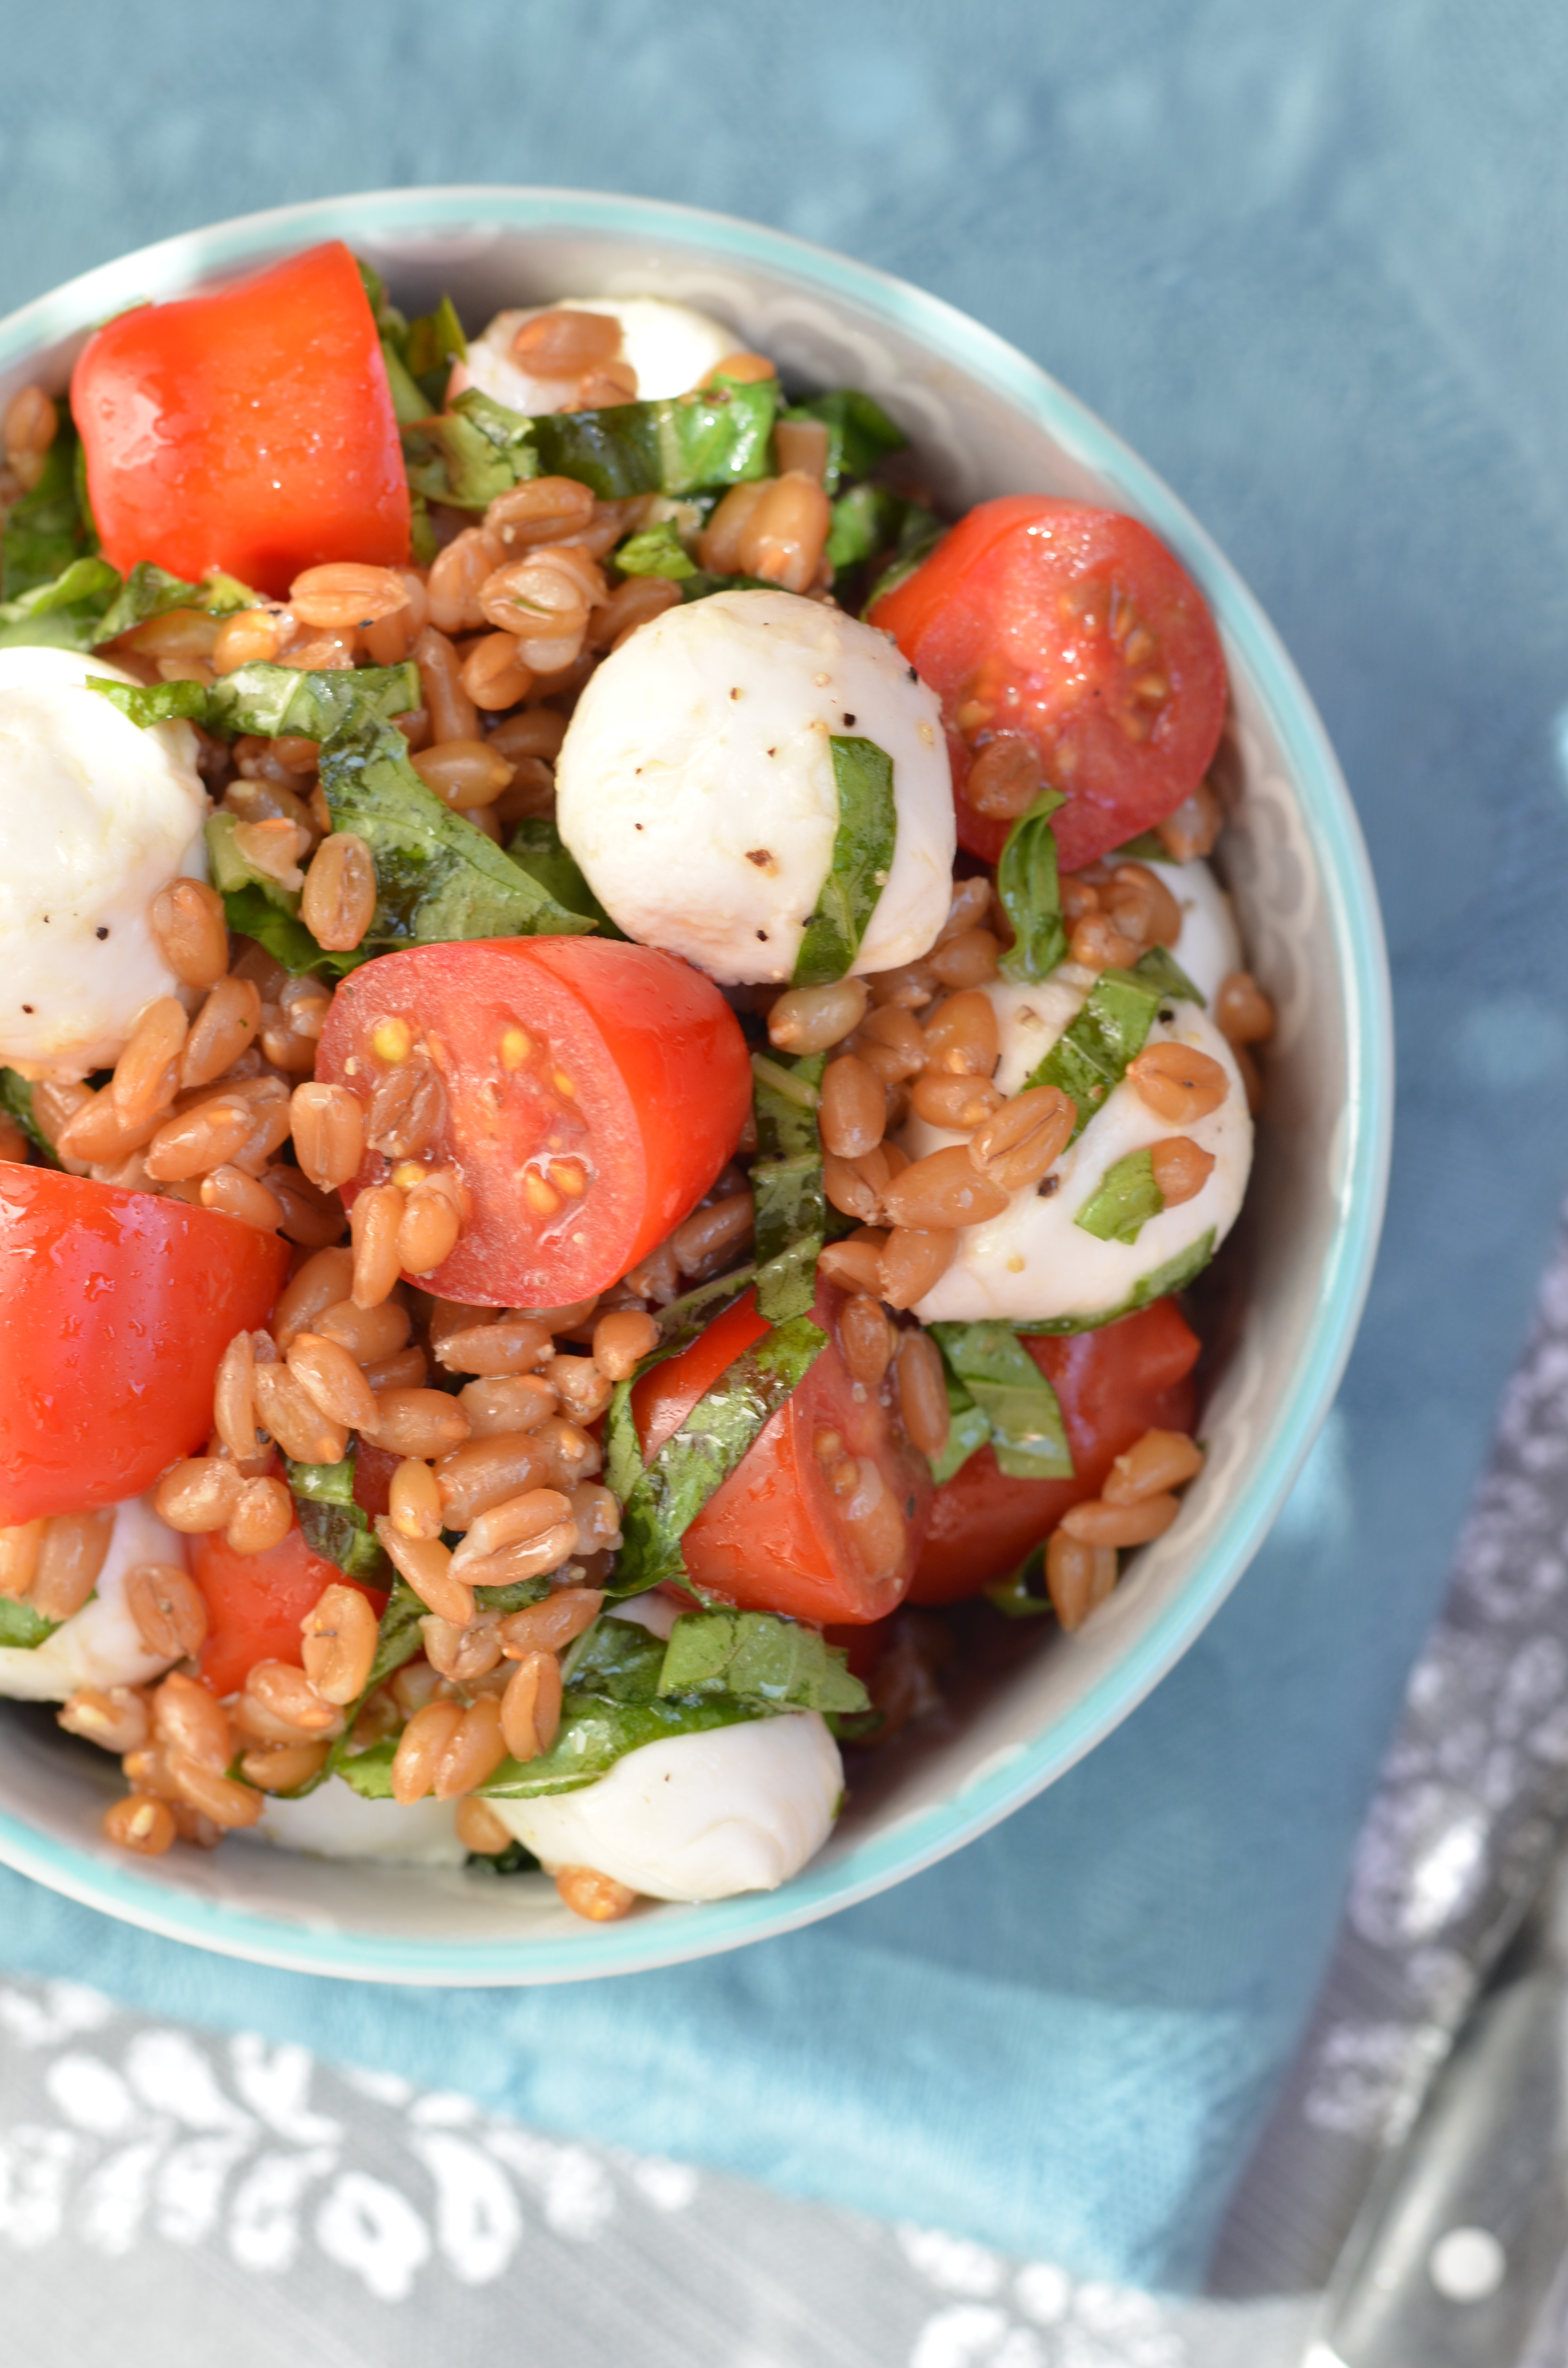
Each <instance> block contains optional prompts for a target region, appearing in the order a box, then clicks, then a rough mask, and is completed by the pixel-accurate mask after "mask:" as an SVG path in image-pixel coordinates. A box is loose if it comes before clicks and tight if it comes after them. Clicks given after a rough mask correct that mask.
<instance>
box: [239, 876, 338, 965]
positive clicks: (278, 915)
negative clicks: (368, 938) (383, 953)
mask: <svg viewBox="0 0 1568 2368" xmlns="http://www.w3.org/2000/svg"><path fill="white" fill-rule="evenodd" d="M277 885H278V883H277V882H276V881H269V882H267V888H276V887H277ZM267 888H263V887H261V886H259V885H258V884H257V883H256V882H255V881H247V882H245V883H244V885H243V886H242V887H239V888H225V889H224V890H223V891H222V898H223V916H224V918H225V919H226V920H227V922H228V924H229V927H230V928H231V929H233V932H234V934H235V936H236V937H241V938H251V939H255V941H256V944H257V945H258V946H265V947H266V949H267V952H268V953H269V954H270V955H271V956H272V959H273V961H274V962H281V963H282V965H283V967H284V969H285V970H286V971H289V972H290V973H292V975H293V976H294V977H296V978H306V977H310V976H312V975H313V976H314V977H317V978H344V977H347V973H349V972H350V971H351V970H358V967H359V965H360V963H361V962H369V959H370V954H371V952H372V951H373V949H372V948H370V947H368V946H367V947H365V948H363V949H358V948H357V949H356V950H355V951H354V952H352V953H331V952H329V951H327V949H326V948H325V947H324V946H318V945H317V943H316V941H315V939H314V938H312V935H311V933H310V931H309V929H307V928H306V927H305V925H304V923H303V921H301V920H299V919H297V918H296V917H295V916H294V915H293V914H292V913H291V912H290V911H289V910H288V908H287V906H286V905H277V904H274V902H273V900H272V898H271V896H270V895H269V894H267ZM295 901H296V902H298V899H297V898H296V900H295Z"/></svg>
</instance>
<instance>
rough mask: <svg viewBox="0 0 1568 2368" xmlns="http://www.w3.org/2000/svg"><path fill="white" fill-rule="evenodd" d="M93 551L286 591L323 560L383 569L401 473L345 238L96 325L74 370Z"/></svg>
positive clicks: (399, 535)
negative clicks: (209, 290) (96, 547)
mask: <svg viewBox="0 0 1568 2368" xmlns="http://www.w3.org/2000/svg"><path fill="white" fill-rule="evenodd" d="M71 410H72V416H73V417H74V420H75V422H76V425H77V427H79V429H80V430H81V435H82V445H83V450H84V453H85V460H86V467H87V493H88V497H89V499H90V501H91V503H92V509H93V518H94V521H95V523H96V525H97V529H98V532H99V534H100V535H101V536H102V538H103V546H104V552H105V555H106V557H107V558H108V559H109V560H110V561H111V562H112V564H114V565H115V566H116V567H118V568H119V570H120V573H121V574H122V575H124V574H127V573H128V572H129V571H130V569H131V567H133V566H134V565H135V564H136V563H137V561H138V560H142V559H149V560H153V561H154V562H155V563H156V564H157V565H158V566H160V567H166V568H168V569H169V570H170V571H171V573H172V574H174V575H181V576H184V577H185V578H186V579H187V581H191V582H194V581H196V580H198V579H199V577H201V576H202V575H206V574H207V573H208V572H209V571H210V569H213V568H222V569H225V570H227V572H228V573H229V574H230V575H237V576H238V577H239V578H240V579H241V581H242V582H243V583H245V584H248V585H251V586H254V587H255V588H256V590H257V591H259V592H266V593H269V594H271V595H273V596H274V597H275V598H281V597H282V596H283V595H284V594H285V593H286V592H287V591H288V589H289V586H290V583H291V582H292V581H293V578H294V577H295V576H296V575H298V574H299V573H300V572H301V569H302V568H306V567H313V566H317V565H319V564H321V563H322V562H323V561H325V560H332V559H354V560H361V561H366V562H369V564H372V565H377V566H383V567H396V566H402V565H403V564H406V562H407V559H408V551H409V497H408V481H407V478H406V476H405V475H404V472H403V452H402V448H401V446H400V444H399V440H398V428H397V419H396V416H395V415H394V413H393V410H392V389H391V387H390V386H389V385H388V382H387V370H386V363H385V361H384V360H383V359H382V356H381V344H380V341H379V339H378V337H377V335H376V324H375V318H374V315H373V314H372V313H371V311H370V305H369V298H368V297H367V296H366V293H365V290H364V286H363V283H362V282H361V280H360V278H359V273H358V267H357V266H356V264H355V261H354V258H353V256H351V255H350V254H349V252H348V249H347V247H346V246H345V245H343V244H342V242H341V240H336V239H335V240H333V241H332V242H331V243H330V244H329V245H325V246H315V247H312V248H310V249H309V251H308V252H307V253H305V254H303V255H296V256H290V258H289V260H288V261H287V262H286V263H278V264H275V265H273V266H272V267H271V268H269V269H267V270H266V271H258V272H256V273H254V274H252V275H251V276H250V277H249V278H248V279H242V280H238V281H236V282H235V284H234V285H233V287H231V288H225V289H223V290H221V291H220V292H219V293H218V294H216V295H212V296H187V297H185V298H183V299H182V300H181V301H180V302H177V303H172V304H143V305H140V306H138V307H137V309H136V310H135V311H134V312H131V313H120V315H119V318H118V319H116V320H113V321H108V322H106V324H104V326H103V327H102V328H101V329H99V330H97V331H96V332H95V334H94V335H93V336H91V337H90V338H89V339H88V341H87V343H86V345H85V347H84V348H83V350H82V354H81V357H80V359H79V360H78V361H77V364H76V367H75V370H74V372H73V374H72V380H71Z"/></svg>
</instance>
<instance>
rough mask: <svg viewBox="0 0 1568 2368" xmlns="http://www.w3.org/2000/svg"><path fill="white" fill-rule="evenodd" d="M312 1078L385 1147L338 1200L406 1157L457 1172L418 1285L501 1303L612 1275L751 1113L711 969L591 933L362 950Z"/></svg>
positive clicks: (720, 1155)
mask: <svg viewBox="0 0 1568 2368" xmlns="http://www.w3.org/2000/svg"><path fill="white" fill-rule="evenodd" d="M316 1075H317V1076H318V1077H322V1078H330V1079H331V1080H332V1081H333V1082H335V1084H339V1085H344V1086H347V1087H349V1088H350V1090H351V1091H352V1092H354V1093H356V1094H357V1095H358V1097H359V1098H360V1099H361V1100H362V1101H363V1102H364V1103H365V1104H366V1105H367V1108H368V1110H369V1114H370V1115H369V1124H368V1127H367V1138H368V1140H369V1143H370V1144H372V1145H376V1144H380V1145H381V1146H382V1147H381V1149H379V1150H378V1149H372V1150H371V1151H370V1152H369V1153H368V1155H367V1156H366V1160H365V1164H364V1166H363V1167H361V1168H360V1170H359V1173H358V1176H357V1177H356V1178H355V1179H354V1182H353V1183H352V1185H350V1186H348V1187H347V1188H346V1190H345V1193H344V1197H345V1199H346V1200H347V1201H350V1202H352V1201H353V1200H354V1198H355V1196H356V1194H357V1193H358V1192H362V1191H363V1190H365V1189H366V1187H367V1186H368V1185H370V1184H378V1183H381V1182H382V1181H384V1180H385V1178H387V1177H388V1176H389V1175H391V1174H392V1171H393V1169H394V1168H396V1167H398V1166H399V1164H400V1162H401V1161H403V1160H404V1159H408V1158H412V1157H414V1156H415V1155H417V1158H418V1160H419V1161H420V1162H422V1163H423V1164H425V1165H426V1166H428V1167H438V1166H442V1165H445V1164H447V1163H449V1162H450V1163H454V1164H455V1165H456V1166H457V1167H458V1168H459V1169H460V1171H461V1175H462V1179H463V1182H464V1183H465V1185H466V1186H467V1189H468V1190H469V1193H470V1194H471V1195H472V1211H471V1212H470V1214H469V1216H468V1218H467V1219H466V1221H465V1224H464V1227H463V1233H462V1238H461V1239H460V1242H459V1244H458V1246H457V1248H456V1249H455V1250H454V1251H453V1252H452V1254H451V1256H450V1258H448V1259H447V1261H446V1263H445V1265H443V1266H440V1267H437V1269H435V1271H434V1273H432V1274H430V1275H428V1276H424V1275H422V1276H421V1277H420V1278H419V1280H420V1281H421V1282H422V1283H424V1284H425V1286H426V1288H427V1289H428V1290H431V1291H434V1292H438V1293H439V1294H440V1295H441V1296H442V1297H443V1298H448V1299H464V1300H468V1301H470V1302H471V1303H472V1304H478V1305H488V1306H497V1307H562V1306H566V1305H568V1304H570V1303H572V1302H573V1301H575V1300H579V1299H586V1298H588V1297H590V1296H591V1295H592V1293H593V1292H598V1291H603V1290H605V1289H607V1288H608V1285H609V1284H610V1283H612V1282H615V1281H618V1280H619V1277H620V1276H621V1275H623V1274H625V1273H626V1271H627V1269H629V1268H631V1267H632V1266H634V1265H635V1264H636V1262H637V1260H638V1259H639V1258H642V1257H643V1256H644V1254H645V1253H646V1252H647V1251H649V1250H651V1249H653V1247H654V1246H655V1245H656V1244H657V1243H659V1242H661V1241H663V1239H664V1238H665V1235H666V1234H667V1233H669V1232H670V1230H671V1228H672V1227H673V1226H675V1225H676V1224H679V1223H680V1220H681V1219H682V1218H683V1217H684V1216H687V1214H688V1213H689V1212H690V1211H691V1210H692V1209H693V1208H695V1207H696V1205H697V1203H698V1201H699V1200H700V1199H701V1198H702V1195H703V1193H704V1192H705V1191H706V1190H708V1187H709V1186H710V1184H711V1183H712V1181H713V1179H714V1178H715V1177H716V1176H717V1175H718V1173H719V1171H720V1169H721V1168H722V1167H723V1165H724V1162H725V1161H726V1160H727V1159H728V1158H729V1157H730V1156H731V1154H732V1153H733V1150H734V1148H735V1145H736V1144H737V1143H738V1142H739V1140H740V1133H741V1129H742V1127H743V1126H744V1123H745V1118H746V1113H747V1111H748V1110H750V1108H751V1064H750V1061H749V1059H748V1056H747V1053H746V1048H745V1039H744V1037H743V1035H742V1034H741V1031H740V1027H739V1025H738V1023H737V1021H736V1019H735V1017H734V1014H733V1012H732V1011H731V1009H730V1008H729V1005H728V1004H727V1003H726V1002H725V1001H724V998H723V996H722V995H721V994H720V992H719V990H718V988H717V987H716V986H715V985H712V983H711V981H710V980H709V979H706V978H704V977H703V976H702V975H701V973H700V972H699V971H695V970H692V969H691V968H690V967H689V966H688V965H687V963H686V962H679V961H677V960H676V956H675V955H674V954H666V953H659V952H657V951H655V950H654V949H653V947H651V946H632V945H618V944H613V943H608V942H603V941H601V940H599V939H593V938H499V939H484V940H483V941H480V942H476V943H472V944H468V945H439V946H415V947H411V948H410V949H409V950H408V951H406V952H404V953H394V954H386V955H383V956H382V957H381V960H380V961H378V962H367V963H366V964H365V966H364V968H363V969H362V970H357V971H355V972H353V973H351V975H350V976H349V977H348V978H347V979H346V980H345V981H344V983H343V985H341V986H340V987H339V988H338V990H337V993H336V995H335V997H334V999H333V1006H332V1010H331V1013H330V1014H329V1016H328V1019H327V1023H326V1026H325V1027H324V1030H322V1037H321V1043H320V1046H319V1049H318V1053H317V1058H316ZM405 1080H406V1083H405V1082H404V1081H405ZM416 1096H423V1097H424V1098H425V1099H424V1100H423V1101H418V1102H416V1100H415V1097H416ZM394 1099H397V1100H398V1102H399V1105H400V1107H401V1108H402V1110H403V1113H404V1115H403V1118H401V1119H398V1120H396V1121H394V1119H393V1117H392V1115H389V1113H390V1112H391V1111H392V1104H393V1100H394ZM416 1108H418V1109H420V1110H427V1112H428V1113H430V1114H431V1115H429V1116H428V1119H427V1120H426V1118H420V1119H417V1120H416V1119H415V1117H413V1116H412V1115H410V1113H412V1112H413V1111H414V1110H415V1109H416Z"/></svg>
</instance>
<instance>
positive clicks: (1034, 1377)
mask: <svg viewBox="0 0 1568 2368" xmlns="http://www.w3.org/2000/svg"><path fill="white" fill-rule="evenodd" d="M927 1328H928V1329H929V1331H930V1334H931V1337H932V1338H933V1339H934V1340H935V1341H936V1343H937V1348H938V1349H940V1350H941V1352H942V1362H943V1364H944V1365H945V1367H946V1368H947V1372H948V1375H949V1402H951V1399H952V1398H953V1396H954V1395H960V1396H961V1397H962V1398H964V1399H967V1401H968V1404H967V1405H966V1406H961V1407H960V1412H961V1413H963V1414H965V1415H967V1414H968V1412H969V1409H970V1407H972V1408H973V1409H974V1411H975V1412H976V1413H977V1414H978V1415H979V1416H981V1417H983V1420H984V1424H985V1431H984V1437H983V1438H981V1437H979V1436H976V1435H975V1434H976V1433H977V1432H978V1429H979V1425H978V1424H976V1423H968V1422H966V1424H965V1425H964V1436H965V1438H966V1439H967V1440H970V1441H971V1443H970V1444H968V1445H967V1446H963V1447H962V1448H961V1450H960V1452H959V1453H958V1455H957V1460H956V1461H953V1462H951V1463H949V1461H948V1459H949V1457H951V1456H952V1455H953V1452H954V1441H953V1440H952V1439H951V1437H949V1442H948V1447H947V1450H946V1451H945V1452H944V1454H943V1455H942V1456H941V1457H938V1458H937V1460H936V1462H935V1463H933V1466H932V1468H933V1471H934V1472H935V1473H936V1474H937V1478H938V1480H945V1479H949V1478H950V1477H951V1476H952V1474H953V1473H954V1472H956V1471H957V1470H958V1468H959V1465H960V1463H967V1461H968V1459H969V1457H970V1455H971V1454H972V1453H973V1452H974V1449H975V1448H976V1447H979V1446H983V1444H984V1443H985V1440H990V1443H991V1445H992V1447H993V1449H994V1452H995V1456H996V1463H997V1468H998V1469H999V1470H1000V1471H1002V1472H1005V1473H1006V1474H1007V1476H1008V1477H1009V1478H1010V1479H1015V1480H1071V1479H1072V1477H1073V1452H1072V1450H1071V1448H1070V1447H1069V1446H1068V1444H1067V1431H1066V1426H1065V1424H1064V1423H1063V1421H1062V1408H1061V1406H1060V1404H1059V1403H1058V1401H1057V1395H1056V1392H1055V1391H1054V1390H1053V1389H1052V1388H1051V1383H1049V1382H1048V1381H1047V1379H1046V1377H1045V1375H1044V1374H1043V1373H1042V1372H1040V1367H1039V1366H1038V1365H1037V1364H1036V1363H1035V1361H1034V1359H1033V1358H1032V1357H1031V1356H1030V1355H1029V1353H1028V1349H1025V1348H1023V1347H1021V1346H1020V1345H1019V1341H1018V1337H1017V1334H1018V1327H1017V1326H1014V1325H1011V1324H1004V1323H1000V1322H990V1323H979V1324H933V1325H931V1326H928V1327H927ZM955 1384H956V1391H955V1389H954V1387H953V1385H955ZM944 1466H945V1467H946V1468H943V1467H944Z"/></svg>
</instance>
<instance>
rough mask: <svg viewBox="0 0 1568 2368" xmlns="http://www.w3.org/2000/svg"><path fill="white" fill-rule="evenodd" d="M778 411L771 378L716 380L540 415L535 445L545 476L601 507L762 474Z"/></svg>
mask: <svg viewBox="0 0 1568 2368" xmlns="http://www.w3.org/2000/svg"><path fill="white" fill-rule="evenodd" d="M777 410H778V381H777V380H776V379H759V380H756V381H755V382H753V383H751V384H748V385H744V386H743V385H737V384H736V383H735V382H734V381H733V380H722V381H720V383H719V384H718V385H717V386H715V387H711V388H705V389H704V390H703V391H702V392H701V393H698V394H678V395H673V396H669V397H667V398H665V400H664V401H662V402H654V403H617V404H611V405H610V406H609V408H608V409H607V410H604V411H556V412H550V413H547V414H546V415H545V416H543V417H541V418H539V419H536V420H535V421H534V423H533V434H534V445H535V449H536V450H537V451H538V453H539V458H540V466H541V467H542V468H543V470H544V471H545V472H546V474H547V475H549V476H552V477H576V478H577V479H579V480H580V481H581V483H582V484H585V485H591V486H592V487H593V489H594V491H595V493H596V494H597V495H598V496H599V498H600V500H601V501H607V502H611V501H621V500H624V499H625V498H626V497H627V495H631V494H694V493H699V492H701V491H703V490H704V489H705V488H707V487H709V486H713V485H739V484H744V483H745V482H746V480H747V479H748V478H752V477H766V476H767V472H768V469H769V467H770V465H771V456H770V448H771V445H772V439H773V421H774V416H775V414H776V412H777Z"/></svg>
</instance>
